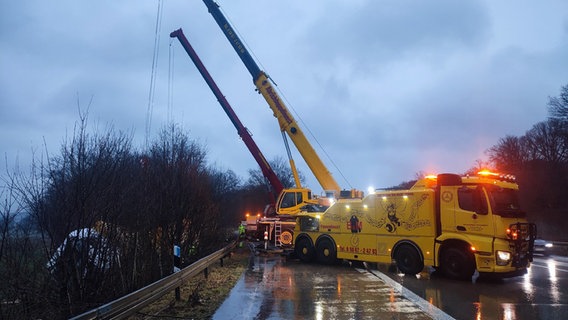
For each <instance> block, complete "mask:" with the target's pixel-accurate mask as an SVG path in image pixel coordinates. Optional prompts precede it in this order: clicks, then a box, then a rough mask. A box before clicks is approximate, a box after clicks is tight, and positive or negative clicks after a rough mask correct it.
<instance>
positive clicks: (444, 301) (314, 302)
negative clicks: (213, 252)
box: [214, 255, 568, 320]
mask: <svg viewBox="0 0 568 320" xmlns="http://www.w3.org/2000/svg"><path fill="white" fill-rule="evenodd" d="M252 259H253V260H252V262H253V263H254V265H253V266H252V267H251V268H249V270H247V271H246V272H245V273H244V274H243V275H242V276H241V279H240V280H239V281H238V283H237V285H236V286H235V287H234V288H233V290H232V291H231V293H230V295H229V297H228V298H227V300H225V302H224V303H223V304H222V305H221V307H220V308H219V309H218V310H217V312H216V313H215V315H214V319H322V320H324V319H325V320H327V319H417V320H418V319H507V320H513V319H517V320H524V319H568V317H567V316H566V315H568V289H566V288H568V260H567V258H566V257H548V258H546V257H542V258H536V259H535V262H534V263H533V266H532V267H531V268H530V270H529V273H528V274H527V275H525V276H520V277H516V278H511V279H505V280H491V279H483V278H480V279H477V281H476V282H475V283H472V282H460V281H452V280H448V279H444V278H442V277H437V276H436V274H435V273H433V274H429V273H428V272H423V273H421V274H420V275H418V276H413V277H410V276H404V275H400V274H397V273H396V272H393V270H392V268H389V267H388V266H384V265H382V266H381V265H379V266H378V269H377V270H373V269H371V270H370V272H369V271H366V270H364V269H362V268H354V267H352V266H349V265H347V264H343V265H336V266H326V265H320V264H305V263H301V262H299V261H295V260H289V261H288V260H286V259H285V258H284V257H281V256H280V255H266V256H262V255H261V256H252ZM442 310H443V311H442Z"/></svg>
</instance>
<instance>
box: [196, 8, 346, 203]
mask: <svg viewBox="0 0 568 320" xmlns="http://www.w3.org/2000/svg"><path fill="white" fill-rule="evenodd" d="M203 2H204V3H205V5H206V6H207V8H208V9H209V12H210V13H211V15H212V16H213V18H214V19H215V21H216V22H217V24H218V25H219V27H221V30H222V31H223V33H224V34H225V36H226V37H227V39H228V40H229V42H230V43H231V45H232V46H233V48H234V49H235V51H236V52H237V54H238V55H239V57H240V58H241V60H242V62H243V63H244V64H245V66H246V68H247V69H248V71H249V72H250V74H251V76H252V78H253V82H254V84H255V86H256V88H257V90H258V91H259V92H260V93H261V94H262V96H263V97H264V99H265V100H266V101H267V102H268V105H269V106H270V108H271V109H272V111H273V112H274V116H275V117H276V118H277V119H278V124H279V125H280V130H282V131H283V132H286V134H287V135H288V136H289V137H290V139H292V142H293V143H294V145H295V146H296V148H297V149H298V151H299V152H300V154H301V156H302V158H303V159H304V160H305V162H306V164H307V165H308V167H309V168H310V170H311V172H312V173H313V174H314V176H315V177H316V179H317V180H318V182H319V184H320V185H321V186H322V187H323V189H324V190H325V191H332V192H333V193H334V194H335V195H337V196H338V195H339V194H340V191H341V188H340V187H339V184H338V183H337V182H336V181H335V179H334V178H333V175H332V174H331V172H330V171H329V170H328V169H327V167H326V166H325V164H324V163H323V161H322V160H321V159H320V157H319V156H318V154H317V153H316V151H315V150H314V148H313V147H312V145H311V144H310V142H309V141H308V139H307V138H306V136H305V135H304V133H303V131H302V130H301V129H300V127H299V126H298V123H297V122H296V120H295V119H294V117H293V116H292V114H291V113H290V112H289V110H288V108H287V107H286V105H285V104H284V102H283V101H282V99H281V98H280V96H279V95H278V93H277V91H276V90H275V88H274V86H273V84H272V81H271V80H270V79H269V77H268V76H267V75H266V73H264V72H263V71H262V70H260V68H259V67H258V65H257V64H256V62H255V61H254V59H253V58H252V56H251V55H250V53H249V52H248V50H247V49H246V47H245V46H244V44H243V42H242V41H241V40H240V38H239V37H238V35H237V34H236V32H235V30H234V29H233V27H232V26H231V25H230V23H229V22H228V21H227V19H226V18H225V16H224V15H223V13H222V12H221V11H220V9H219V5H218V4H217V3H215V1H213V0H203Z"/></svg>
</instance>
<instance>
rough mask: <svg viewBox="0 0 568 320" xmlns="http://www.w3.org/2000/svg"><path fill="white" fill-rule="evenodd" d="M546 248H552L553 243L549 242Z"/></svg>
mask: <svg viewBox="0 0 568 320" xmlns="http://www.w3.org/2000/svg"><path fill="white" fill-rule="evenodd" d="M544 246H545V247H547V248H552V243H550V242H547V243H546V244H545V245H544Z"/></svg>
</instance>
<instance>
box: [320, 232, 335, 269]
mask: <svg viewBox="0 0 568 320" xmlns="http://www.w3.org/2000/svg"><path fill="white" fill-rule="evenodd" d="M316 255H317V259H318V261H319V262H321V263H324V264H335V263H336V262H337V249H336V247H335V244H334V243H333V241H332V240H331V239H329V238H322V239H320V240H319V241H318V242H317V245H316Z"/></svg>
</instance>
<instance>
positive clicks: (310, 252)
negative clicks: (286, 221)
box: [294, 237, 315, 262]
mask: <svg viewBox="0 0 568 320" xmlns="http://www.w3.org/2000/svg"><path fill="white" fill-rule="evenodd" d="M314 251H315V249H314V245H313V244H312V241H311V240H310V238H308V237H300V238H298V239H296V244H295V245H294V252H295V253H296V256H297V257H298V258H300V260H302V261H303V262H312V261H313V260H314V255H315V252H314Z"/></svg>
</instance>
